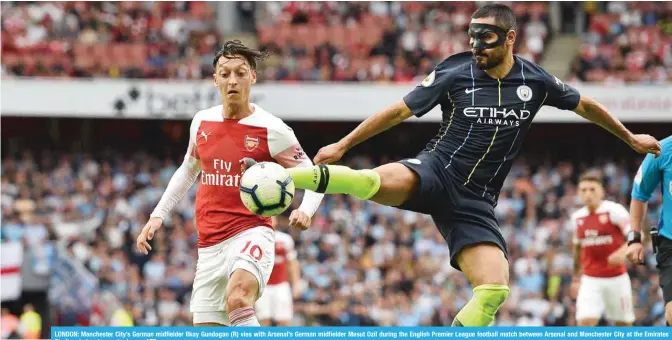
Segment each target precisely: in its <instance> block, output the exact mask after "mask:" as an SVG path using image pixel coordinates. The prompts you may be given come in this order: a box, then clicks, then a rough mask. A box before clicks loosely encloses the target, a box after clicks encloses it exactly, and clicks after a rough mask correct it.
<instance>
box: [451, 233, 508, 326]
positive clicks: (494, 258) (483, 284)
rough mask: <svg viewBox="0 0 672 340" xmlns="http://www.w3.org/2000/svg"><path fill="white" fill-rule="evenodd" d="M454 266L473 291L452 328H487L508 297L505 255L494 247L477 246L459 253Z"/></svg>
mask: <svg viewBox="0 0 672 340" xmlns="http://www.w3.org/2000/svg"><path fill="white" fill-rule="evenodd" d="M457 263H458V265H459V267H460V269H461V270H462V272H464V274H465V275H466V277H467V280H469V282H471V285H472V287H474V295H473V296H472V298H471V300H469V302H468V303H467V304H466V305H465V306H464V307H463V308H462V309H461V310H460V312H459V313H457V316H456V317H455V320H453V326H458V327H465V326H467V327H471V326H476V327H484V326H488V325H490V323H491V322H492V321H493V320H494V319H495V314H496V313H497V310H499V307H500V306H501V305H502V304H503V303H504V301H505V300H506V298H507V297H508V296H509V287H508V284H509V262H508V261H507V260H506V257H505V256H504V252H502V250H501V249H500V248H499V247H498V246H496V245H494V244H491V243H479V244H475V245H472V246H469V247H466V248H464V249H462V250H461V251H460V252H459V253H458V254H457Z"/></svg>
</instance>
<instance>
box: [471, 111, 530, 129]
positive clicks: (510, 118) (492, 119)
mask: <svg viewBox="0 0 672 340" xmlns="http://www.w3.org/2000/svg"><path fill="white" fill-rule="evenodd" d="M462 112H463V113H464V115H465V116H467V117H469V118H476V119H477V120H476V122H477V123H479V124H488V125H503V126H520V121H521V120H522V121H524V120H527V119H528V118H530V117H531V116H532V112H530V110H516V109H506V108H499V107H465V108H464V110H463V111H462Z"/></svg>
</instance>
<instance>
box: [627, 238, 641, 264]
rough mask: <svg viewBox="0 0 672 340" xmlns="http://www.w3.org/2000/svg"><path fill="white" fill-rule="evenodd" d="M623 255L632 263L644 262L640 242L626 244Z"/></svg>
mask: <svg viewBox="0 0 672 340" xmlns="http://www.w3.org/2000/svg"><path fill="white" fill-rule="evenodd" d="M625 256H626V257H627V258H628V260H630V261H632V263H634V264H644V247H643V246H642V244H641V243H633V244H631V245H629V246H628V250H626V252H625Z"/></svg>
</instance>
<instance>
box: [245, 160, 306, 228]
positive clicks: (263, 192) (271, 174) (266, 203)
mask: <svg viewBox="0 0 672 340" xmlns="http://www.w3.org/2000/svg"><path fill="white" fill-rule="evenodd" d="M240 199H241V200H242V201H243V204H244V205H245V207H246V208H247V209H248V210H250V211H251V212H252V213H254V214H257V215H261V216H267V217H268V216H275V215H279V214H281V213H282V212H284V211H285V210H287V208H289V206H290V204H292V199H294V181H293V180H292V177H291V176H290V175H289V173H288V172H287V170H286V169H285V168H283V167H282V166H281V165H280V164H277V163H272V162H261V163H257V164H255V165H253V166H251V167H250V168H249V169H247V170H245V173H243V177H242V178H241V179H240Z"/></svg>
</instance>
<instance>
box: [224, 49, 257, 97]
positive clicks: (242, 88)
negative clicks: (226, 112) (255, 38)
mask: <svg viewBox="0 0 672 340" xmlns="http://www.w3.org/2000/svg"><path fill="white" fill-rule="evenodd" d="M213 78H214V79H215V86H216V87H217V88H218V89H219V93H220V94H221V95H222V98H224V100H225V101H226V102H228V103H238V102H240V103H244V102H248V101H249V98H250V87H251V86H252V84H254V83H255V82H256V81H257V73H256V71H254V70H253V69H252V68H251V67H250V64H248V62H247V60H246V59H245V58H244V57H242V56H232V57H230V58H229V57H226V56H222V57H220V58H219V60H218V61H217V67H216V68H215V74H213Z"/></svg>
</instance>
